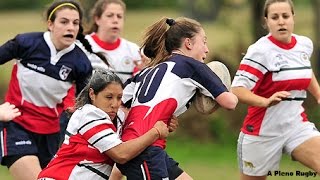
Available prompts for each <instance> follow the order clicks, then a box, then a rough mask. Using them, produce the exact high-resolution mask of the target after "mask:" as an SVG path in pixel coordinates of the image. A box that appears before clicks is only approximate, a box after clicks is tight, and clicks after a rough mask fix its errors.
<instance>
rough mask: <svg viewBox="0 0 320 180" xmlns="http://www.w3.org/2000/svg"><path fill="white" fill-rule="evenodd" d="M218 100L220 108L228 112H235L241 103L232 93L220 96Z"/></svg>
mask: <svg viewBox="0 0 320 180" xmlns="http://www.w3.org/2000/svg"><path fill="white" fill-rule="evenodd" d="M217 100H218V103H219V104H220V106H221V107H223V108H225V109H227V110H235V109H236V107H237V104H238V102H239V100H238V98H237V96H236V95H234V94H233V93H230V92H228V93H223V94H222V96H218V98H217Z"/></svg>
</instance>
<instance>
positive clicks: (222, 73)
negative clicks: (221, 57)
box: [192, 61, 231, 114]
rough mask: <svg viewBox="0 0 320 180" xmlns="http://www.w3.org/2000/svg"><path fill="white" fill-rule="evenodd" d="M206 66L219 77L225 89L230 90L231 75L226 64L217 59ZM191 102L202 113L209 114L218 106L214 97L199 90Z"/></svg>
mask: <svg viewBox="0 0 320 180" xmlns="http://www.w3.org/2000/svg"><path fill="white" fill-rule="evenodd" d="M207 66H208V67H209V68H210V69H211V70H212V71H213V72H214V73H215V74H216V75H217V76H218V77H219V78H220V79H221V81H222V83H223V84H224V85H225V86H226V87H227V89H228V90H230V87H231V76H230V72H229V70H228V68H227V66H226V65H224V64H223V63H222V62H219V61H211V62H209V63H208V64H207ZM192 104H193V105H194V107H195V109H196V110H197V111H198V112H200V113H202V114H211V113H213V112H214V111H216V110H217V109H218V108H219V107H220V105H219V104H218V103H217V102H216V101H215V100H214V99H212V98H211V97H208V96H205V95H203V94H201V93H200V91H197V92H196V94H195V98H194V100H193V103H192Z"/></svg>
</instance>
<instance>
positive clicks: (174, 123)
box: [169, 116, 179, 132]
mask: <svg viewBox="0 0 320 180" xmlns="http://www.w3.org/2000/svg"><path fill="white" fill-rule="evenodd" d="M178 127H179V121H178V118H177V117H176V116H172V117H171V120H170V121H169V132H173V131H176V130H177V128H178Z"/></svg>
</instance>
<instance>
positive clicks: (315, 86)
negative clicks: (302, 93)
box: [308, 73, 320, 104]
mask: <svg viewBox="0 0 320 180" xmlns="http://www.w3.org/2000/svg"><path fill="white" fill-rule="evenodd" d="M308 91H309V92H310V93H311V94H312V96H313V97H314V98H315V99H316V100H317V103H318V104H320V87H319V83H318V81H317V78H316V76H315V75H314V73H312V78H311V82H310V85H309V87H308Z"/></svg>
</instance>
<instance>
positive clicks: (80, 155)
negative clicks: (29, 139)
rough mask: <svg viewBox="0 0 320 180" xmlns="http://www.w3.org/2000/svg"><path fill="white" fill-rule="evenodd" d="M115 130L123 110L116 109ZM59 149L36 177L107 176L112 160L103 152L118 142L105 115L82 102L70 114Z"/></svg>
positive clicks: (117, 136) (101, 177)
mask: <svg viewBox="0 0 320 180" xmlns="http://www.w3.org/2000/svg"><path fill="white" fill-rule="evenodd" d="M117 115H118V122H117V124H118V127H119V128H118V130H119V129H121V128H120V126H121V125H122V123H123V119H124V116H125V115H124V112H122V111H120V110H119V111H118V114H117ZM66 134H67V135H68V137H66V139H65V141H64V143H63V144H62V146H61V148H60V149H59V150H58V152H57V154H56V155H55V157H54V158H53V159H52V160H51V161H50V163H49V164H48V166H47V167H46V168H45V169H43V170H42V171H41V173H40V175H39V177H38V178H52V179H79V177H81V179H95V180H98V179H101V180H102V179H108V177H109V176H110V173H111V170H112V167H113V164H114V161H113V160H112V159H111V158H109V157H108V156H107V155H106V154H104V152H105V151H107V150H109V149H111V148H113V147H115V146H117V145H119V144H120V143H121V142H122V141H121V140H120V135H119V134H118V133H117V129H116V127H115V126H114V124H113V123H112V121H111V119H110V118H109V116H108V114H107V113H105V112H104V111H102V110H101V109H99V108H97V107H95V106H93V105H91V104H86V105H85V106H83V107H82V108H79V109H78V110H76V111H75V112H74V114H73V115H72V116H71V118H70V121H69V124H68V127H67V133H66Z"/></svg>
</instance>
